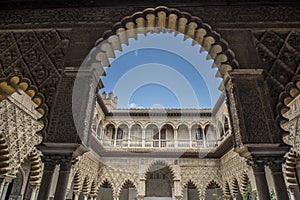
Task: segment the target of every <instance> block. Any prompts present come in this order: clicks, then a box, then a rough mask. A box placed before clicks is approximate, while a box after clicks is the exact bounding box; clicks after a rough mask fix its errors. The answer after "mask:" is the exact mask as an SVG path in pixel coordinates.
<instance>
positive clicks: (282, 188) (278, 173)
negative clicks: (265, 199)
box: [269, 159, 289, 200]
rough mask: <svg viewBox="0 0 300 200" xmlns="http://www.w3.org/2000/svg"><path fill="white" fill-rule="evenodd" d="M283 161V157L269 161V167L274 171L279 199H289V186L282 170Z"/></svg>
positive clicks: (273, 175)
mask: <svg viewBox="0 0 300 200" xmlns="http://www.w3.org/2000/svg"><path fill="white" fill-rule="evenodd" d="M283 162H284V160H283V159H277V160H273V161H271V162H269V168H270V170H271V173H272V177H273V181H274V186H275V193H276V197H277V200H285V199H289V197H288V191H287V187H286V184H285V180H284V177H283V172H282V163H283Z"/></svg>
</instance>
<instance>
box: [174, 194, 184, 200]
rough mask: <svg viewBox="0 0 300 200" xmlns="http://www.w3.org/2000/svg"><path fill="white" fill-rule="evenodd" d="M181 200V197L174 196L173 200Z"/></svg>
mask: <svg viewBox="0 0 300 200" xmlns="http://www.w3.org/2000/svg"><path fill="white" fill-rule="evenodd" d="M182 198H183V196H182V195H180V196H175V199H176V200H182Z"/></svg>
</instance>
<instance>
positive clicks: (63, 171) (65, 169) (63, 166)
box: [54, 157, 72, 200]
mask: <svg viewBox="0 0 300 200" xmlns="http://www.w3.org/2000/svg"><path fill="white" fill-rule="evenodd" d="M71 160H72V158H71V157H70V158H65V159H63V160H61V162H60V167H59V176H58V181H57V186H58V187H56V190H55V195H54V199H55V200H65V198H66V194H67V187H68V181H69V177H70V171H71V166H72V162H71Z"/></svg>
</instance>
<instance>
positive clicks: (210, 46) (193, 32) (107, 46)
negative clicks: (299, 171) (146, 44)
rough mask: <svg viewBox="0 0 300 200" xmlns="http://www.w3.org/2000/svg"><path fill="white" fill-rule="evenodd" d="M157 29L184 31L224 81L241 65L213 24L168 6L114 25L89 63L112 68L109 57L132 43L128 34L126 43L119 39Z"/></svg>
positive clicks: (146, 11) (104, 36) (130, 17)
mask: <svg viewBox="0 0 300 200" xmlns="http://www.w3.org/2000/svg"><path fill="white" fill-rule="evenodd" d="M174 20H175V21H174ZM172 21H173V22H172ZM169 22H172V23H169ZM179 25H182V26H179ZM153 27H154V28H157V29H156V31H157V32H161V29H162V28H164V29H168V30H172V31H174V32H180V33H182V34H184V35H185V36H186V37H190V38H191V39H193V40H194V41H195V42H196V43H198V44H200V45H201V47H203V48H204V49H205V50H206V51H207V52H208V54H209V56H210V58H212V59H213V60H214V65H215V66H216V67H218V69H219V71H218V74H219V75H221V76H222V77H223V78H224V75H225V73H226V72H227V71H229V70H231V69H235V68H238V62H237V61H236V60H235V55H234V53H233V51H231V50H230V49H229V48H228V43H227V42H226V41H225V40H224V39H222V38H221V37H220V35H219V34H218V33H216V32H215V31H213V30H212V29H211V27H210V26H209V25H207V24H205V23H203V22H202V20H201V19H200V18H199V17H195V16H192V15H191V14H189V13H186V12H181V11H179V10H178V9H173V8H167V7H164V6H160V7H157V8H147V9H145V10H144V11H142V12H136V13H134V14H133V15H131V16H126V17H124V18H123V19H122V20H121V21H120V22H118V23H116V24H115V25H113V27H112V29H111V30H108V31H106V32H104V34H103V37H102V38H100V39H99V40H98V41H97V42H96V44H95V46H96V47H95V48H94V49H93V50H92V52H91V54H90V57H89V59H87V60H86V64H88V65H89V66H93V62H94V63H95V64H96V65H97V66H98V65H99V63H98V64H97V61H95V60H98V61H99V62H100V65H101V66H109V65H110V64H109V60H108V58H114V57H115V54H114V52H113V51H115V50H122V45H121V44H128V37H127V35H126V39H125V40H124V39H121V38H120V37H119V36H120V33H124V32H125V31H126V30H133V35H131V36H129V38H136V36H137V34H138V31H135V29H137V28H141V29H145V30H146V31H145V34H146V35H147V33H148V32H149V31H150V29H149V28H151V30H152V31H153ZM181 27H184V28H183V29H182V28H181ZM186 37H185V38H186ZM121 40H123V41H121ZM97 58H98V59H97ZM91 60H93V61H91Z"/></svg>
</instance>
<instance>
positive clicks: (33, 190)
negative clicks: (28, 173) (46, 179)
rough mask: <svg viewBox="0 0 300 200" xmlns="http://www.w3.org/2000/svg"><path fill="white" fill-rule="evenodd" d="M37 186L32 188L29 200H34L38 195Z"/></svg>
mask: <svg viewBox="0 0 300 200" xmlns="http://www.w3.org/2000/svg"><path fill="white" fill-rule="evenodd" d="M38 188H39V187H38V186H32V191H31V195H30V200H35V199H36V196H37V193H38Z"/></svg>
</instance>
